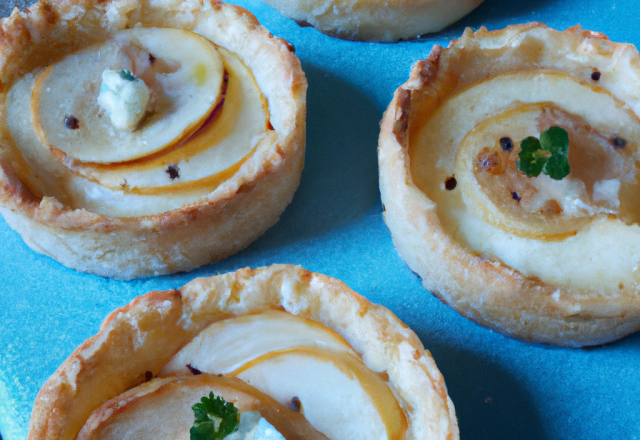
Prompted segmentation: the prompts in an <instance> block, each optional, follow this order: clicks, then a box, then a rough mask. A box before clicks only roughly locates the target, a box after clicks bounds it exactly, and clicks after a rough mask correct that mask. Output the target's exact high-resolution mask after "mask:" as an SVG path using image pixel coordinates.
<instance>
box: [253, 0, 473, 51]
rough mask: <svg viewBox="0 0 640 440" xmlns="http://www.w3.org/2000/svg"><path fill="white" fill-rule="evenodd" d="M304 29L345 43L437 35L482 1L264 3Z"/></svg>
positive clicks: (283, 0)
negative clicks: (310, 28)
mask: <svg viewBox="0 0 640 440" xmlns="http://www.w3.org/2000/svg"><path fill="white" fill-rule="evenodd" d="M263 1H264V2H265V3H266V4H268V5H269V6H271V7H273V8H275V9H277V10H278V11H279V12H280V13H281V14H283V15H286V16H287V17H289V18H291V19H293V20H295V21H296V22H298V24H300V25H301V26H313V27H314V28H316V29H318V30H319V31H320V32H322V33H325V34H327V35H331V36H334V37H338V38H343V39H346V40H360V41H385V42H389V41H397V40H406V39H413V38H416V37H418V36H420V35H422V34H426V33H430V32H438V31H440V30H442V29H444V28H445V27H447V26H448V25H450V24H451V23H454V22H456V21H458V20H459V19H461V18H462V17H464V16H465V15H467V14H468V13H469V12H471V11H472V10H473V9H475V8H476V7H477V6H478V5H479V4H480V3H482V1H483V0H454V1H447V0H392V1H388V0H386V1H382V0H348V1H336V0H263Z"/></svg>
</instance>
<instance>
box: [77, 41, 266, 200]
mask: <svg viewBox="0 0 640 440" xmlns="http://www.w3.org/2000/svg"><path fill="white" fill-rule="evenodd" d="M218 51H219V53H220V54H221V56H222V58H223V61H224V67H225V69H226V71H227V73H228V83H227V88H226V95H225V97H224V100H223V101H221V103H220V106H219V108H217V109H216V111H215V113H214V114H213V115H212V118H211V120H210V121H207V122H206V123H205V124H204V125H203V126H202V127H201V128H200V130H198V131H197V132H196V133H195V134H194V135H192V136H191V137H190V138H188V139H186V140H185V141H184V142H183V144H182V145H179V146H176V147H175V148H171V149H167V150H165V151H162V152H159V153H157V154H155V155H153V156H151V157H149V158H141V159H138V160H136V161H133V162H127V163H122V164H108V165H107V164H105V165H98V164H88V163H83V162H78V161H68V162H69V163H68V166H69V168H70V169H71V170H72V171H74V172H75V173H78V174H80V175H82V176H84V177H86V178H88V179H90V180H92V181H94V182H96V183H99V184H100V185H102V186H105V187H107V188H111V189H124V190H125V191H128V192H133V193H137V194H149V193H155V192H161V191H166V190H171V189H174V188H176V187H179V186H183V185H184V183H186V182H195V181H197V180H200V179H205V178H207V177H209V176H213V175H216V174H218V173H222V172H224V171H225V170H227V169H230V168H232V167H233V166H234V165H236V164H238V163H240V162H241V161H242V160H243V158H245V157H247V156H248V155H249V154H250V153H251V152H252V151H253V149H254V148H255V147H256V145H257V143H258V142H260V141H261V140H262V139H265V137H264V135H265V133H266V131H267V124H268V120H269V115H268V110H267V107H266V105H264V98H263V96H262V93H261V91H260V88H259V87H258V85H257V84H256V82H255V79H254V77H253V74H252V73H251V70H249V68H247V67H246V66H245V65H244V64H243V63H242V62H241V61H240V60H239V59H238V57H237V56H236V55H234V54H233V53H231V52H229V51H227V50H226V49H223V48H218ZM170 166H171V167H173V169H174V170H176V172H175V173H173V174H171V173H168V172H167V170H168V167H170Z"/></svg>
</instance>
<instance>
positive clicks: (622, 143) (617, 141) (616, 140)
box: [611, 136, 627, 149]
mask: <svg viewBox="0 0 640 440" xmlns="http://www.w3.org/2000/svg"><path fill="white" fill-rule="evenodd" d="M611 141H612V143H613V146H614V147H616V148H620V149H622V148H624V147H626V146H627V141H626V140H624V139H622V138H620V137H618V136H614V137H613V139H611Z"/></svg>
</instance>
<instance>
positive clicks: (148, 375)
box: [144, 371, 153, 382]
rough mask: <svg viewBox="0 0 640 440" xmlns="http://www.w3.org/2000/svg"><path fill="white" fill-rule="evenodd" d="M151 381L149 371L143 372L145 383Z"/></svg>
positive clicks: (151, 376)
mask: <svg viewBox="0 0 640 440" xmlns="http://www.w3.org/2000/svg"><path fill="white" fill-rule="evenodd" d="M151 379H153V373H152V372H151V371H145V373H144V380H145V382H149V381H150V380H151Z"/></svg>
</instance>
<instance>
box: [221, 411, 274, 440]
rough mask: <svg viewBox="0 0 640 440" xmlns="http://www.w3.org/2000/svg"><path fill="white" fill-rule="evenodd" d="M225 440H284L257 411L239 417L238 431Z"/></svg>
mask: <svg viewBox="0 0 640 440" xmlns="http://www.w3.org/2000/svg"><path fill="white" fill-rule="evenodd" d="M225 440H285V438H284V437H283V436H282V434H280V433H279V432H278V430H277V429H276V428H274V427H273V425H272V424H271V423H269V422H267V421H266V420H265V419H263V418H262V416H261V415H260V413H259V412H258V411H249V412H246V413H244V414H242V415H241V416H240V422H239V423H238V429H237V430H236V431H235V432H233V433H232V434H230V435H229V436H227V437H226V438H225Z"/></svg>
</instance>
